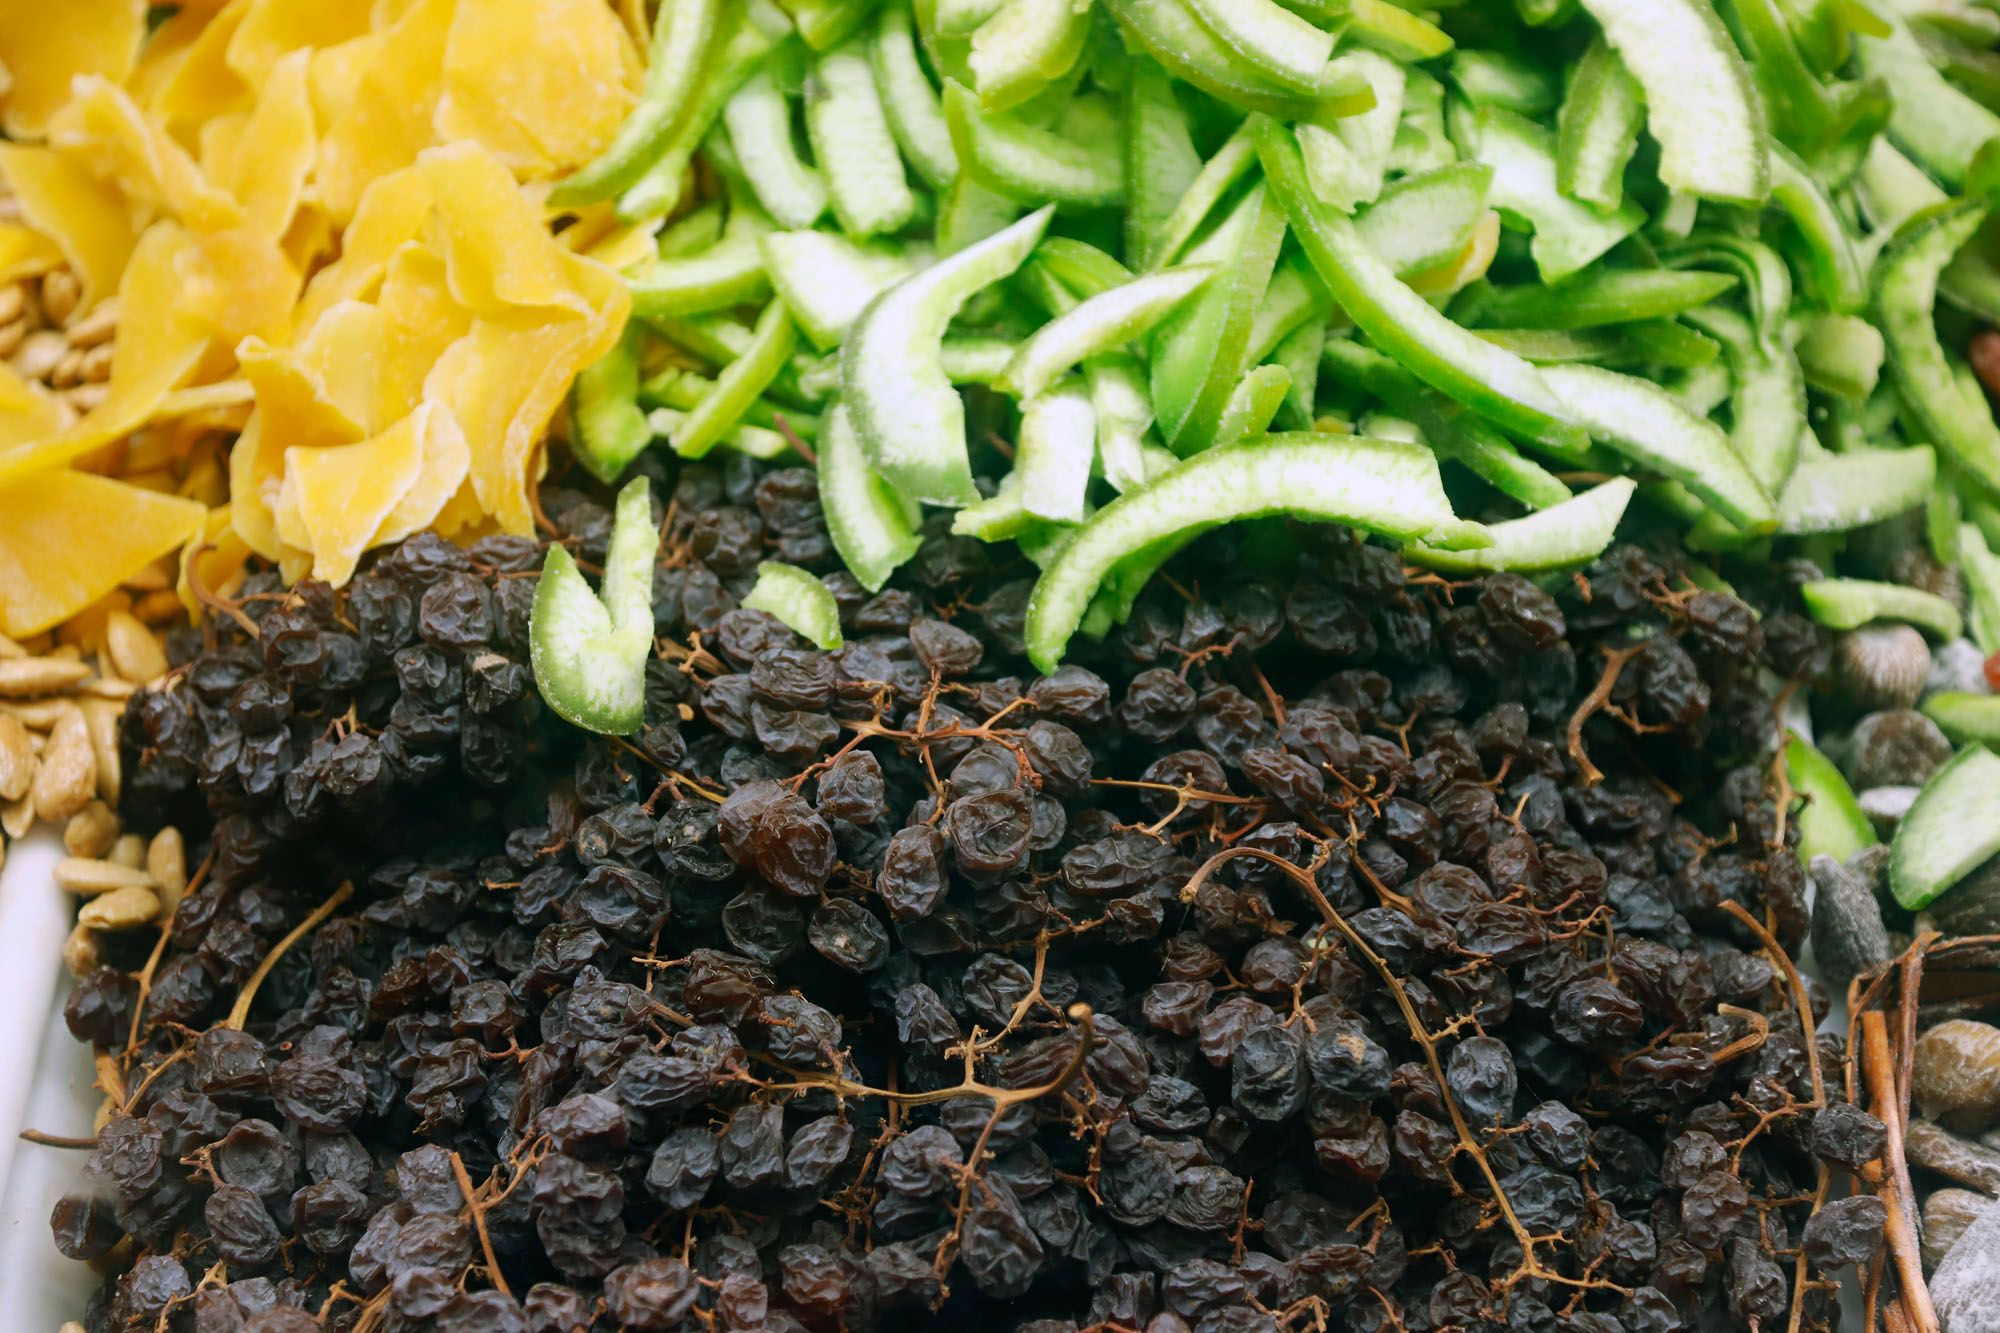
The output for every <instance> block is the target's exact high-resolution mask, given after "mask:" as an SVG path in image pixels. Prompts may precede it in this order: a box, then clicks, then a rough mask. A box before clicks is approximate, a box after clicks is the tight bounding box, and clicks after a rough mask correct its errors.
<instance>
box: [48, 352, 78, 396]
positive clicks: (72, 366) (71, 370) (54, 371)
mask: <svg viewBox="0 0 2000 1333" xmlns="http://www.w3.org/2000/svg"><path fill="white" fill-rule="evenodd" d="M81 383H83V350H82V349H81V348H77V347H71V348H68V349H66V350H65V351H64V352H63V354H62V356H61V357H60V358H58V359H57V361H56V363H55V365H53V366H51V367H50V368H49V384H50V386H51V387H53V388H57V389H67V388H69V387H70V386H71V385H72V384H81Z"/></svg>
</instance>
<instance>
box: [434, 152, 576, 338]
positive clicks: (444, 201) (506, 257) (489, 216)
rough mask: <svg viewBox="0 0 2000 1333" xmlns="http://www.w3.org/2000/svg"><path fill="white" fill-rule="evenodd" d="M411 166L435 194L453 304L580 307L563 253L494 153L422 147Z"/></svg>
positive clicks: (498, 308) (481, 311)
mask: <svg viewBox="0 0 2000 1333" xmlns="http://www.w3.org/2000/svg"><path fill="white" fill-rule="evenodd" d="M417 165H418V166H419V168H421V169H422V171H423V173H424V177H425V179H426V180H428V181H429V182H430V185H431V192H432V194H433V195H434V196H435V198H436V199H437V230H438V238H439V246H438V248H439V249H440V250H441V251H442V252H443V254H444V261H445V270H446V272H447V273H448V274H449V276H450V280H451V292H452V295H453V296H454V297H456V298H457V299H458V302H459V304H461V305H463V306H464V307H465V308H466V309H468V310H470V311H472V312H473V313H474V314H476V315H504V314H507V313H509V312H510V310H512V309H514V308H517V307H530V308H532V307H537V306H553V307H556V308H558V309H563V310H573V311H576V312H577V313H579V314H581V313H583V312H584V311H585V308H586V306H585V302H584V300H583V299H582V298H581V297H580V295H579V294H578V292H577V291H576V290H575V287H574V285H573V282H572V277H571V274H570V273H569V272H568V269H567V266H566V265H565V263H564V260H566V259H568V258H570V257H571V256H570V254H569V252H568V251H567V250H564V249H563V248H562V247H561V246H560V245H557V244H556V243H555V241H554V240H552V239H551V238H550V237H549V233H548V229H547V228H546V227H544V226H543V225H542V220H541V217H540V216H539V215H538V214H537V213H536V212H535V210H533V209H532V208H530V207H529V206H528V201H527V200H526V199H525V198H524V197H523V196H522V194H521V187H520V186H519V185H517V184H515V183H514V176H513V173H512V172H510V171H508V170H507V168H506V167H505V166H504V165H502V163H501V161H500V159H499V158H497V157H494V156H493V155H492V154H491V153H489V152H487V151H486V150H485V149H483V148H481V147H480V146H479V145H477V144H474V143H454V144H447V145H446V146H444V147H442V148H433V149H430V150H429V151H428V152H426V153H425V154H424V155H423V156H422V157H420V158H419V159H418V160H417Z"/></svg>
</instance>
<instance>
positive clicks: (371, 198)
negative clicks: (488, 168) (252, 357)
mask: <svg viewBox="0 0 2000 1333" xmlns="http://www.w3.org/2000/svg"><path fill="white" fill-rule="evenodd" d="M432 202H433V196H432V194H431V186H430V181H429V180H427V179H426V178H425V176H424V173H423V172H422V171H420V170H419V169H417V168H416V167H406V168H404V169H403V170H401V171H392V172H390V173H389V174H388V175H386V176H383V177H380V178H379V179H377V180H375V181H372V182H370V184H369V186H368V188H367V189H366V190H365V191H363V192H362V195H361V200H360V203H359V204H358V205H357V206H356V208H355V210H354V218H353V221H351V222H349V223H348V224H347V230H346V231H345V232H343V233H342V234H341V238H340V258H339V259H336V260H335V261H334V262H333V263H331V264H328V265H327V266H326V267H325V268H323V269H321V270H320V271H319V272H317V273H315V274H313V277H312V281H311V282H309V283H307V284H306V294H305V299H304V300H302V301H301V302H299V310H298V327H300V328H302V329H305V328H311V327H312V324H313V321H314V320H316V319H318V318H319V316H320V313H321V312H322V311H324V310H326V309H327V308H328V307H330V306H333V305H335V304H336V303H338V302H341V301H347V300H367V299H368V298H369V297H371V296H373V295H374V294H375V288H376V286H377V284H379V283H380V282H381V281H382V275H383V274H384V273H386V272H387V271H388V268H389V261H390V260H391V259H392V258H394V257H395V254H396V252H397V251H398V250H400V249H402V248H403V246H404V245H406V244H408V243H409V242H411V241H413V240H416V239H417V238H418V237H419V236H421V235H423V234H424V227H425V224H427V223H428V222H429V221H430V216H431V207H432Z"/></svg>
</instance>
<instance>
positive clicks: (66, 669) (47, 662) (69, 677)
mask: <svg viewBox="0 0 2000 1333" xmlns="http://www.w3.org/2000/svg"><path fill="white" fill-rule="evenodd" d="M89 675H90V668H89V667H87V666H85V665H84V664H83V663H81V662H70V661H64V660H63V659H62V658H60V657H56V656H54V655H51V656H48V657H18V658H13V659H11V660H8V661H4V662H0V697H4V698H8V699H32V698H35V697H36V696H37V695H43V694H55V693H57V692H58V691H61V690H67V689H70V688H72V687H73V686H75V685H78V684H80V683H82V682H83V681H84V680H85V679H86V678H88V677H89Z"/></svg>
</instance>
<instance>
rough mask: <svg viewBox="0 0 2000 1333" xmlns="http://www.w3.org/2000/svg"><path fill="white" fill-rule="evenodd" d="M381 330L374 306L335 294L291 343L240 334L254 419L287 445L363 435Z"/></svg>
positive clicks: (372, 421)
mask: <svg viewBox="0 0 2000 1333" xmlns="http://www.w3.org/2000/svg"><path fill="white" fill-rule="evenodd" d="M386 333H387V321H386V320H385V319H384V317H383V314H382V311H381V310H380V309H378V308H377V307H375V306H372V305H369V304H367V303H365V302H362V301H343V302H341V303H340V304H339V305H337V306H335V307H334V308H333V309H331V310H329V311H327V312H326V314H324V315H322V316H321V317H320V319H319V322H318V323H316V324H314V325H313V326H312V329H311V330H310V331H309V332H308V333H307V334H306V336H305V337H304V338H302V339H301V340H300V341H299V343H298V345H297V346H295V347H273V346H271V345H270V344H269V343H267V342H265V341H264V340H263V339H261V338H246V339H245V340H244V341H243V342H242V343H240V344H239V345H238V346H237V349H236V359H237V362H238V363H239V364H240V365H241V366H242V367H243V376H244V378H245V379H248V380H249V381H250V383H251V385H252V386H253V387H254V388H255V389H256V391H257V414H258V417H259V418H260V420H261V423H262V425H264V426H266V427H268V428H269V429H270V430H271V431H272V433H273V438H275V439H279V440H282V441H284V442H285V443H286V444H287V445H291V444H299V445H311V446H316V445H328V444H352V443H354V442H355V441H357V440H362V439H366V438H367V437H368V436H369V435H370V434H372V433H373V432H374V430H375V427H376V425H377V421H376V412H375V404H376V401H377V392H376V388H375V380H376V378H377V376H378V375H379V373H380V372H381V369H382V362H381V360H380V357H381V353H382V349H383V344H384V341H385V337H386ZM239 447H240V446H239ZM260 549H261V548H260Z"/></svg>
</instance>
